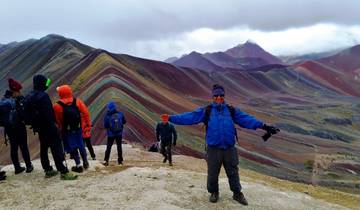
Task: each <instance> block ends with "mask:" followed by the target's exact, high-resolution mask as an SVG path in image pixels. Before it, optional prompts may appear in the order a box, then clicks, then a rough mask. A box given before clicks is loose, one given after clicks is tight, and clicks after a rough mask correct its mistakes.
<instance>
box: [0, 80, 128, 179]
mask: <svg viewBox="0 0 360 210" xmlns="http://www.w3.org/2000/svg"><path fill="white" fill-rule="evenodd" d="M8 83H9V90H6V92H5V95H4V97H3V98H2V99H1V101H0V126H2V127H4V134H5V135H4V136H5V144H6V145H7V137H8V139H9V141H10V154H11V155H10V156H11V160H12V163H13V165H14V169H15V171H14V172H15V174H20V173H22V172H24V171H25V172H26V173H31V172H32V171H33V170H34V166H33V164H32V163H31V159H30V153H29V149H28V145H27V130H26V125H30V126H31V128H32V129H33V131H34V133H37V134H38V136H39V141H40V161H41V165H42V168H43V170H44V172H45V177H46V178H49V177H52V176H56V175H57V174H58V173H59V172H60V173H61V176H60V177H61V179H63V180H74V179H76V178H77V175H76V174H73V173H71V172H69V169H68V167H67V164H66V156H65V153H68V154H70V158H71V159H74V161H75V166H73V167H72V168H71V170H72V171H74V172H77V173H82V172H83V171H84V170H86V169H88V168H89V162H88V159H87V152H86V149H85V145H86V146H87V148H88V150H89V153H90V156H91V158H92V159H93V160H95V159H96V155H95V153H94V149H93V147H92V145H91V140H90V139H91V128H92V123H91V119H90V114H89V111H88V108H87V106H86V105H85V104H84V102H83V101H81V100H80V99H79V98H76V97H74V96H73V93H72V89H71V87H70V86H69V85H62V86H59V87H57V88H56V91H57V93H58V95H59V101H57V102H56V103H55V104H54V105H53V104H52V102H51V99H50V97H49V95H48V94H47V93H46V92H45V91H46V90H47V88H48V87H49V86H50V83H51V80H50V79H49V78H47V77H45V76H44V75H35V76H34V77H33V90H32V91H31V92H30V93H29V94H28V95H27V96H26V97H24V96H23V95H22V94H21V89H22V85H21V84H20V82H18V81H16V80H14V79H12V78H10V79H9V80H8ZM107 107H108V112H107V114H106V116H105V119H104V127H105V128H106V129H107V134H108V143H107V148H106V152H105V158H104V163H103V164H104V165H106V166H107V165H108V162H109V157H110V151H111V147H112V144H113V142H114V140H116V142H117V147H118V163H119V164H122V161H123V159H122V149H121V141H122V131H123V125H124V124H125V123H126V120H125V117H124V115H123V113H122V112H119V111H118V110H117V108H116V105H115V103H114V102H110V103H109V104H108V106H107ZM19 148H20V150H21V153H22V156H23V159H24V162H25V165H26V167H23V166H21V164H20V162H19V158H18V149H19ZM49 149H50V151H51V154H52V156H53V159H54V162H55V167H56V170H54V169H53V167H52V166H51V165H50V161H49V157H48V152H49ZM80 157H81V159H80ZM81 160H82V164H81ZM4 179H6V173H5V172H4V171H1V172H0V180H4Z"/></svg>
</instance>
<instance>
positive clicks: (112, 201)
mask: <svg viewBox="0 0 360 210" xmlns="http://www.w3.org/2000/svg"><path fill="white" fill-rule="evenodd" d="M123 149H124V165H120V166H118V165H117V164H116V147H115V146H114V147H113V151H112V157H113V161H111V163H110V166H108V167H104V166H103V165H101V161H100V160H102V158H103V154H104V150H105V147H104V146H96V147H95V151H96V154H97V157H98V160H91V161H90V168H89V170H87V171H86V172H84V173H82V174H79V178H78V180H75V181H62V180H60V177H59V176H56V177H52V178H49V179H45V178H44V173H43V172H42V169H41V165H40V161H39V160H38V159H37V160H34V161H33V163H34V166H35V170H34V171H33V172H32V173H30V174H26V173H22V174H19V175H14V171H13V167H12V166H6V167H4V168H3V170H5V171H7V175H8V179H7V180H6V181H3V182H0V209H347V207H348V208H352V209H356V206H357V207H358V206H359V205H358V204H359V200H360V196H357V195H352V194H347V193H343V192H338V191H333V190H328V189H322V188H316V189H315V188H314V187H312V186H307V185H302V184H297V183H295V184H292V183H291V182H287V181H282V180H278V179H275V178H272V177H266V176H264V175H259V174H256V173H255V172H251V171H247V170H242V169H240V174H241V179H242V182H241V183H242V186H243V188H244V189H243V192H244V194H245V196H246V197H247V199H248V201H249V206H247V207H245V206H242V205H241V204H239V203H237V202H236V201H234V200H233V199H232V193H231V191H230V189H229V186H228V182H227V178H226V176H225V175H224V172H223V171H222V173H221V178H220V181H219V183H220V200H219V202H218V203H216V204H213V203H210V202H209V201H208V196H209V194H208V193H207V191H206V162H205V161H204V160H201V159H196V158H192V157H188V156H182V155H176V156H174V161H173V162H174V166H172V167H171V166H168V165H167V164H164V163H162V157H161V155H160V154H159V153H151V152H146V151H144V150H142V149H141V148H136V147H133V146H131V145H126V144H125V145H123ZM67 163H68V165H69V167H70V166H72V165H73V164H74V163H73V161H72V160H68V161H67ZM324 194H329V196H321V195H324ZM331 196H335V198H332V197H331ZM347 200H351V201H353V203H351V202H347ZM358 208H359V207H358Z"/></svg>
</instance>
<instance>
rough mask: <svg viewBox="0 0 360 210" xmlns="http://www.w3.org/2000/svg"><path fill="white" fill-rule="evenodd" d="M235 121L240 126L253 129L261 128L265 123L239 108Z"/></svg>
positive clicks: (236, 111) (236, 110)
mask: <svg viewBox="0 0 360 210" xmlns="http://www.w3.org/2000/svg"><path fill="white" fill-rule="evenodd" d="M235 123H236V124H238V125H239V126H240V127H243V128H247V129H253V130H256V129H257V128H261V127H262V126H263V125H264V123H263V122H262V121H260V120H258V119H256V118H255V117H253V116H251V115H249V114H247V113H245V112H242V111H241V110H240V109H239V108H236V109H235Z"/></svg>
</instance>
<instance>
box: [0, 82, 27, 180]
mask: <svg viewBox="0 0 360 210" xmlns="http://www.w3.org/2000/svg"><path fill="white" fill-rule="evenodd" d="M8 82H9V89H10V91H6V93H5V96H4V97H5V98H10V97H12V98H13V99H14V101H15V109H14V110H16V112H15V113H16V114H15V115H14V116H15V119H14V120H13V122H12V123H11V124H10V125H8V126H5V133H6V135H8V137H9V140H10V156H11V161H12V162H13V165H14V168H15V174H19V173H21V172H23V171H25V167H22V166H21V164H20V162H19V156H18V150H19V147H20V150H21V154H22V157H23V159H24V161H25V164H26V173H30V172H32V171H33V170H34V167H33V165H32V164H31V161H30V154H29V148H28V145H27V132H26V126H25V123H24V121H23V118H22V113H23V102H24V99H25V98H24V96H22V95H21V93H20V90H21V89H22V86H21V84H20V83H19V82H18V81H16V80H14V79H11V78H10V79H9V80H8Z"/></svg>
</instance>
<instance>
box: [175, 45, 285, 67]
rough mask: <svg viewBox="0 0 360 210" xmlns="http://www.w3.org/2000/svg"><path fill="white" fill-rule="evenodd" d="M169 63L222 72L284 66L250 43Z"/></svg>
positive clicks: (188, 56)
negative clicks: (273, 65)
mask: <svg viewBox="0 0 360 210" xmlns="http://www.w3.org/2000/svg"><path fill="white" fill-rule="evenodd" d="M171 63H172V64H174V65H178V66H184V67H189V68H198V69H202V70H205V71H217V70H220V71H223V70H224V69H238V70H249V69H254V68H258V67H261V66H266V65H271V64H281V65H283V64H284V63H283V62H282V61H281V60H280V59H279V58H277V57H276V56H274V55H271V54H270V53H268V52H266V51H265V50H264V49H262V48H261V47H260V46H259V45H257V44H256V43H253V42H251V41H247V42H246V43H244V44H240V45H238V46H236V47H233V48H230V49H228V50H226V51H225V52H214V53H205V54H201V53H197V52H192V53H190V54H188V55H185V56H182V57H181V58H179V59H176V60H175V61H173V62H171Z"/></svg>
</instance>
